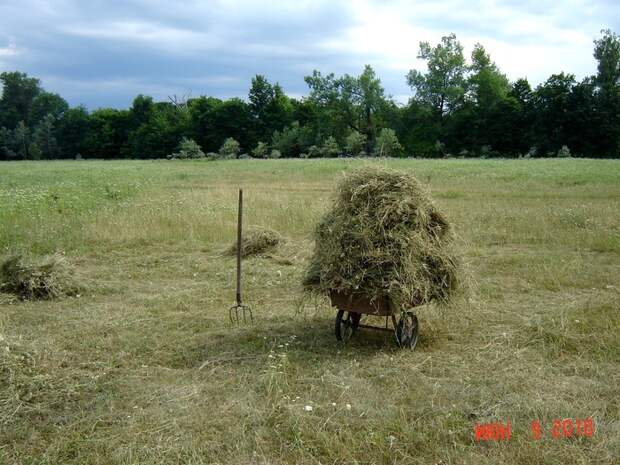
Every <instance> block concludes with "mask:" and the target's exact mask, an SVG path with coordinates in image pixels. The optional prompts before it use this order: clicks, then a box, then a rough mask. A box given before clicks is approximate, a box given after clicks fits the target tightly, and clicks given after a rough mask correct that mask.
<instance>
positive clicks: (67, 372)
mask: <svg viewBox="0 0 620 465" xmlns="http://www.w3.org/2000/svg"><path fill="white" fill-rule="evenodd" d="M362 163H369V162H361V161H354V160H317V161H313V160H305V161H302V160H296V161H294V160H273V161H272V160H269V161H262V160H261V161H259V160H244V161H225V162H203V161H198V162H166V161H144V162H140V161H116V162H94V161H93V162H73V161H71V162H40V163H39V162H36V163H35V162H32V163H5V164H0V249H1V250H2V251H3V253H4V252H6V253H9V252H13V251H20V250H21V251H26V252H28V253H31V254H33V255H35V256H37V255H45V254H49V253H52V252H59V253H62V254H64V255H65V256H66V257H67V260H68V261H69V262H70V263H71V264H73V265H74V266H75V267H76V269H77V270H78V272H79V276H80V280H81V283H82V285H83V288H84V290H83V292H81V294H80V296H79V297H67V298H63V299H60V300H55V301H38V302H34V301H27V302H22V301H18V300H16V299H15V298H13V297H12V296H10V295H7V294H0V376H1V378H0V464H4V463H6V464H12V463H20V464H21V463H27V464H78V463H79V464H85V463H89V464H90V463H96V464H138V463H140V464H147V463H148V464H151V463H153V464H155V463H158V464H160V463H163V464H177V463H191V464H345V463H346V464H425V465H429V464H431V465H434V464H443V465H448V464H451V465H457V464H458V465H460V464H487V463H488V464H569V463H570V464H594V463H597V464H612V463H617V460H618V457H619V456H620V412H619V400H620V369H619V366H620V365H619V362H620V310H619V309H620V279H619V277H620V162H619V161H592V160H573V159H565V160H511V161H508V160H477V161H474V160H437V161H433V160H391V161H380V162H377V163H380V164H385V165H389V166H392V167H397V168H400V169H405V170H410V171H412V172H413V173H415V174H416V176H417V177H418V178H419V179H420V180H421V181H423V182H424V183H425V184H426V185H427V186H428V187H429V190H430V191H431V193H432V195H433V197H434V198H435V199H436V201H437V204H438V205H439V206H440V207H442V208H443V209H444V210H445V211H446V213H447V214H448V216H449V218H450V220H451V221H452V222H453V223H454V225H455V230H456V232H457V233H458V235H459V242H460V244H461V248H462V250H463V255H464V260H465V263H466V265H467V266H466V268H467V272H468V273H469V276H470V279H469V280H470V281H471V286H470V287H471V289H470V292H469V297H468V298H467V299H466V300H460V301H458V302H457V303H456V304H455V305H454V306H453V307H450V308H434V307H430V308H421V309H420V311H419V318H420V323H421V339H420V342H419V344H418V347H417V349H416V350H415V351H414V352H411V351H401V350H398V349H397V348H396V346H395V344H394V341H393V340H392V339H391V338H389V337H388V336H384V335H382V334H375V333H369V332H367V331H366V332H364V331H362V332H360V333H359V334H357V335H356V336H355V338H354V340H352V341H351V342H350V343H349V344H348V345H346V346H342V345H340V344H338V343H337V342H336V340H335V337H334V335H333V319H334V315H335V311H334V310H333V309H331V308H329V307H328V306H327V305H326V304H325V303H322V302H317V303H316V305H315V303H314V302H306V303H305V305H300V296H301V293H300V288H299V281H300V276H301V273H302V270H303V268H304V265H305V260H306V259H307V257H308V255H309V253H310V251H311V248H312V241H311V238H310V234H311V231H312V229H313V225H314V224H315V222H316V220H317V218H318V217H319V215H320V214H321V212H322V211H324V209H325V208H326V206H327V201H328V199H329V197H330V192H331V190H332V189H333V187H334V183H335V181H336V180H337V178H338V176H339V175H340V173H341V172H342V171H343V170H348V169H351V168H353V167H355V166H359V165H360V164H362ZM239 186H243V187H244V189H245V203H246V224H254V225H262V226H267V227H270V228H272V229H275V230H277V231H279V232H280V233H282V234H283V235H284V236H285V237H286V238H287V242H286V244H285V245H284V246H283V247H282V248H281V250H280V251H278V257H279V258H278V257H276V258H275V259H274V258H254V259H249V260H247V261H245V262H244V270H245V275H244V280H245V297H246V300H247V301H248V302H249V303H250V304H251V305H252V307H253V309H254V314H255V316H256V320H257V321H256V323H255V324H254V325H253V326H249V325H248V326H240V327H231V326H230V324H229V323H228V321H227V318H228V315H227V309H228V307H229V306H230V305H231V303H232V301H233V300H234V285H233V284H234V259H232V258H229V257H224V256H222V254H221V251H222V250H223V249H224V248H226V247H227V246H228V245H229V244H230V243H231V242H232V240H233V238H234V234H235V233H234V231H235V224H236V195H237V189H238V187H239ZM291 263H292V264H291ZM306 406H311V407H312V410H311V411H309V409H306ZM588 417H591V418H592V419H593V420H594V423H595V432H594V434H593V436H592V437H591V438H590V437H572V438H564V437H561V438H558V439H554V438H552V435H551V430H552V425H553V421H554V420H556V419H560V420H562V419H585V418H588ZM508 420H509V421H510V423H511V429H512V437H511V439H510V440H509V441H503V442H488V443H487V442H476V441H475V437H474V425H475V424H476V423H486V422H498V421H499V422H502V423H505V422H506V421H508ZM533 420H540V421H541V424H542V427H543V437H542V439H540V440H538V441H536V440H534V439H533V438H532V434H531V428H530V425H531V422H532V421H533Z"/></svg>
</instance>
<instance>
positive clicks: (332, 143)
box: [321, 136, 340, 158]
mask: <svg viewBox="0 0 620 465" xmlns="http://www.w3.org/2000/svg"><path fill="white" fill-rule="evenodd" d="M321 154H322V155H323V156H324V157H325V158H334V157H337V156H338V155H340V147H339V146H338V142H337V141H336V138H335V137H333V136H329V137H328V138H327V139H325V142H323V146H322V147H321Z"/></svg>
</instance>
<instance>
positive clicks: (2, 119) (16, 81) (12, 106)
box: [0, 72, 41, 129]
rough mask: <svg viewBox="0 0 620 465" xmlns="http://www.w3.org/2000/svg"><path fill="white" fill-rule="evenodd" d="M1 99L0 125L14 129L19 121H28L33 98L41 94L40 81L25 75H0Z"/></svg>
mask: <svg viewBox="0 0 620 465" xmlns="http://www.w3.org/2000/svg"><path fill="white" fill-rule="evenodd" d="M0 83H2V94H1V95H2V97H1V98H0V109H1V110H2V111H1V112H0V125H1V126H5V127H7V128H9V129H15V128H16V127H17V125H18V124H19V122H20V121H23V122H27V121H30V113H31V111H32V106H33V102H34V100H35V98H36V97H37V96H38V95H39V94H40V92H41V86H40V81H39V80H38V79H35V78H31V77H28V75H27V74H26V73H19V72H4V73H0Z"/></svg>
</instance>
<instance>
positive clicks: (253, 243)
mask: <svg viewBox="0 0 620 465" xmlns="http://www.w3.org/2000/svg"><path fill="white" fill-rule="evenodd" d="M281 242H282V236H280V234H278V233H277V232H275V231H272V230H271V229H261V228H252V229H250V230H248V231H245V232H243V235H242V237H241V256H242V257H244V258H247V257H253V256H256V255H261V254H265V253H267V252H272V251H273V250H274V249H275V248H276V247H277V246H278V245H279V244H280V243H281ZM225 254H226V255H228V256H236V255H237V241H235V242H233V243H232V244H231V245H230V247H228V249H226V252H225Z"/></svg>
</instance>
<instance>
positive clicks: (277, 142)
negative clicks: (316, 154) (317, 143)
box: [271, 121, 311, 157]
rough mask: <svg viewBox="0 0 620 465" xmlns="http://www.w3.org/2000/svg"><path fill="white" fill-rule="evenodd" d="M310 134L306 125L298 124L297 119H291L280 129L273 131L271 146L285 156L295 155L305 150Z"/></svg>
mask: <svg viewBox="0 0 620 465" xmlns="http://www.w3.org/2000/svg"><path fill="white" fill-rule="evenodd" d="M310 135H311V134H310V130H309V128H308V127H307V126H300V124H299V122H298V121H293V123H292V124H291V125H290V126H287V127H285V128H283V129H282V130H281V131H278V130H276V131H274V132H273V134H272V136H271V146H272V147H273V148H274V149H275V150H278V151H279V152H280V153H281V154H282V155H283V156H285V157H295V156H298V155H299V154H300V153H301V152H303V151H305V150H306V147H307V146H308V140H309V139H310Z"/></svg>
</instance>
